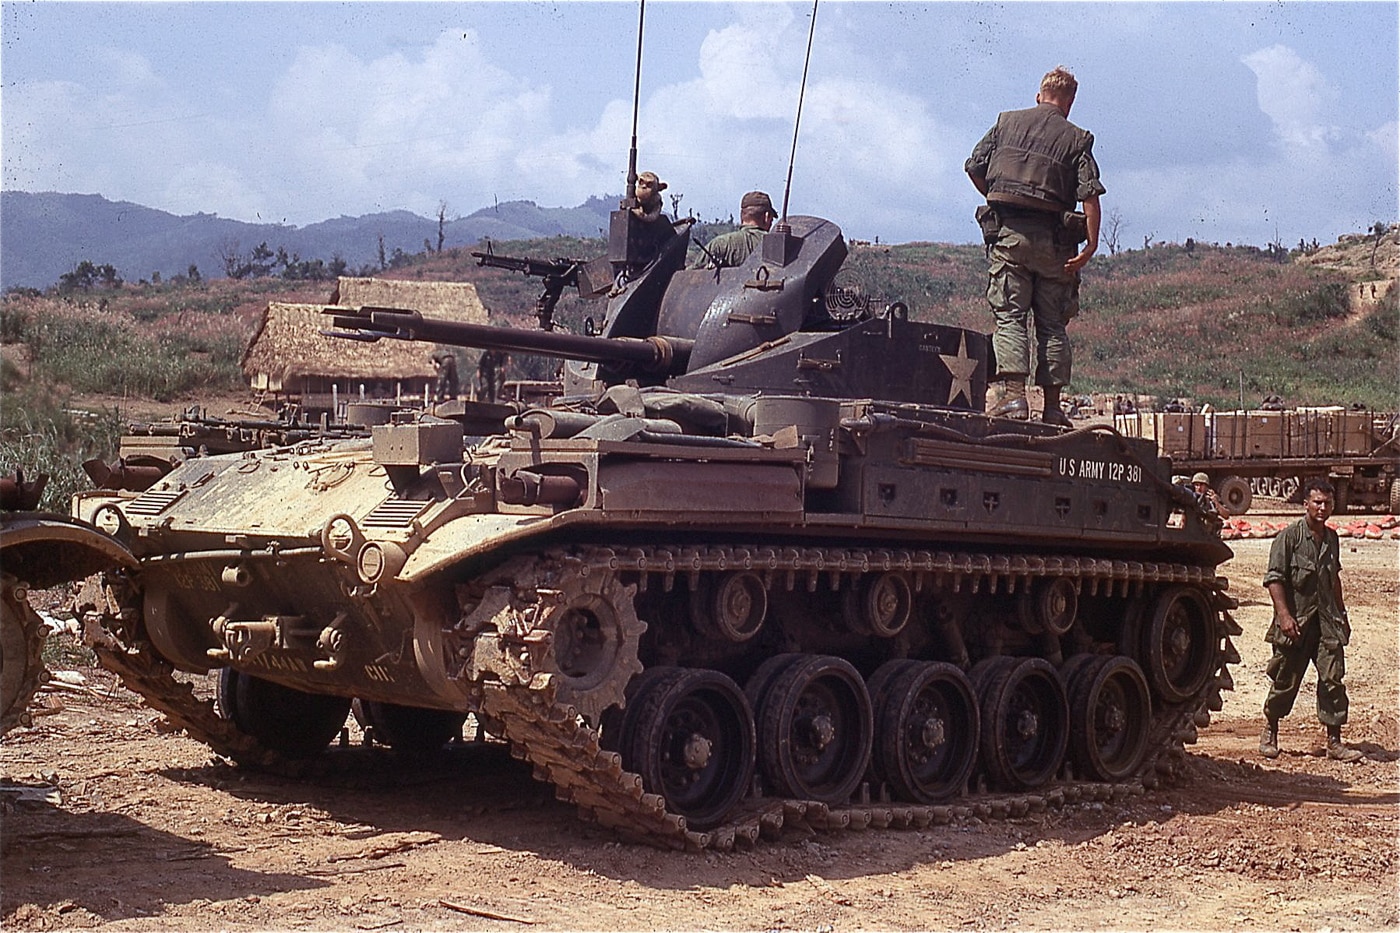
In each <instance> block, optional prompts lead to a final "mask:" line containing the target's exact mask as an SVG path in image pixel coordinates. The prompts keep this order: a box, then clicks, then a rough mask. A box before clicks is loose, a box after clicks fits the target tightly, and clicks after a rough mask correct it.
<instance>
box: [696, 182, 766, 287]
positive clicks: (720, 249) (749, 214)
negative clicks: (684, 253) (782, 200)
mask: <svg viewBox="0 0 1400 933" xmlns="http://www.w3.org/2000/svg"><path fill="white" fill-rule="evenodd" d="M777 217H778V215H777V213H776V212H775V211H774V210H773V201H772V200H771V199H770V198H769V197H768V195H766V194H764V193H763V192H762V191H750V192H749V193H748V194H746V195H744V197H743V198H742V199H741V200H740V201H739V223H740V225H741V226H740V227H739V229H738V230H733V231H730V232H729V233H721V234H720V235H719V236H717V237H715V238H714V239H713V240H711V241H710V242H709V243H706V244H705V248H704V251H703V252H702V254H701V256H700V258H699V259H698V260H697V261H696V262H695V264H694V265H692V266H691V268H692V269H724V268H728V267H731V266H742V265H743V264H744V262H745V261H746V260H747V259H748V258H749V255H750V254H751V253H753V251H754V250H755V249H757V248H758V244H759V243H761V242H763V235H764V234H765V233H767V232H768V231H769V230H771V229H772V228H773V221H774V220H776V219H777ZM707 254H708V255H707Z"/></svg>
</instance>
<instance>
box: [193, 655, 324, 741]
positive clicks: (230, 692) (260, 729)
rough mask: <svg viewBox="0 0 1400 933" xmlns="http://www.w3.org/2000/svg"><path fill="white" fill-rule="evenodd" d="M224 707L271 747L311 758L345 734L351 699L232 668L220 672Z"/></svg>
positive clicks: (225, 712)
mask: <svg viewBox="0 0 1400 933" xmlns="http://www.w3.org/2000/svg"><path fill="white" fill-rule="evenodd" d="M219 712H220V714H221V715H223V717H224V718H225V719H229V720H232V722H233V724H234V725H235V726H237V727H238V728H239V729H241V730H242V731H243V732H246V733H248V734H249V735H251V736H253V737H254V738H255V739H257V740H258V741H259V742H261V743H262V744H263V745H266V746H267V747H268V748H271V749H274V750H275V751H278V752H281V753H282V754H283V755H286V756H287V757H288V758H311V757H312V756H314V755H318V754H320V753H321V752H322V751H324V750H325V747H326V746H327V745H329V744H330V743H331V740H332V739H334V738H335V737H336V736H337V735H339V734H340V729H341V727H342V726H344V725H345V716H346V714H347V713H349V712H350V698H349V697H338V696H331V695H329V694H323V693H304V692H302V691H301V690H294V689H292V688H291V687H284V686H282V685H281V684H277V683H273V682H272V681H270V680H263V679H262V678H261V677H254V676H253V675H251V674H245V673H243V672H242V671H235V670H234V669H233V668H229V667H226V668H223V669H221V670H220V671H219Z"/></svg>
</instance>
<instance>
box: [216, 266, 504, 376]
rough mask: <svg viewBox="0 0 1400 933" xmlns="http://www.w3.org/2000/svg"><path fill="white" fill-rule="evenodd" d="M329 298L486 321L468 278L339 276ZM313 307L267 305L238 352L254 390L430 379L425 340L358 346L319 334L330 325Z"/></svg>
mask: <svg viewBox="0 0 1400 933" xmlns="http://www.w3.org/2000/svg"><path fill="white" fill-rule="evenodd" d="M336 296H337V298H338V300H337V301H336V304H339V305H343V306H347V307H359V306H362V305H375V306H378V307H387V308H412V309H414V310H417V311H420V312H422V313H423V315H424V316H426V317H435V318H442V319H445V320H449V321H461V322H467V323H472V324H485V323H488V320H487V317H488V316H487V313H486V308H485V306H484V305H482V303H481V298H480V297H478V296H477V293H476V286H475V285H473V284H472V283H470V282H402V281H394V280H389V279H368V278H348V277H347V278H342V279H341V280H340V283H339V285H338V287H337V289H336ZM321 308H322V306H321V305H303V304H286V303H283V302H277V301H274V302H272V303H271V304H269V305H268V306H267V309H266V310H265V311H263V314H262V318H261V319H260V320H259V321H258V324H257V329H256V331H255V332H254V334H253V339H252V340H251V341H249V343H248V349H247V350H245V351H244V353H243V362H242V366H243V374H244V375H245V376H247V377H248V380H249V382H250V383H251V384H252V387H253V388H254V389H255V390H259V391H267V392H274V393H282V392H288V393H293V392H307V391H329V388H328V385H327V384H329V383H347V384H348V382H350V381H354V382H361V383H363V382H374V383H393V382H414V383H419V384H421V383H422V382H423V381H424V380H431V379H432V378H433V376H434V371H433V364H432V353H433V344H431V343H417V342H413V341H405V340H387V339H386V340H380V341H377V342H375V343H362V342H359V341H355V340H343V339H340V338H337V337H326V336H323V335H322V334H321V333H320V332H321V331H322V330H323V329H326V328H328V327H329V326H330V320H329V319H328V318H327V317H326V316H325V315H323V314H321ZM313 383H314V384H315V385H313ZM323 387H324V388H323Z"/></svg>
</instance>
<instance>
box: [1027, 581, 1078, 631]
mask: <svg viewBox="0 0 1400 933" xmlns="http://www.w3.org/2000/svg"><path fill="white" fill-rule="evenodd" d="M1078 613H1079V594H1078V593H1077V592H1075V589H1074V581H1073V580H1071V579H1069V578H1068V577H1052V578H1048V579H1041V580H1037V581H1035V583H1033V584H1032V585H1031V586H1030V587H1028V588H1027V589H1025V590H1022V593H1021V624H1022V627H1023V628H1025V630H1026V631H1027V632H1030V633H1031V634H1032V635H1039V634H1041V633H1046V632H1048V633H1049V634H1051V635H1054V636H1055V637H1057V638H1058V637H1059V636H1061V635H1063V634H1065V633H1066V632H1068V631H1069V630H1070V629H1071V628H1072V627H1073V626H1074V620H1075V618H1076V616H1077V615H1078Z"/></svg>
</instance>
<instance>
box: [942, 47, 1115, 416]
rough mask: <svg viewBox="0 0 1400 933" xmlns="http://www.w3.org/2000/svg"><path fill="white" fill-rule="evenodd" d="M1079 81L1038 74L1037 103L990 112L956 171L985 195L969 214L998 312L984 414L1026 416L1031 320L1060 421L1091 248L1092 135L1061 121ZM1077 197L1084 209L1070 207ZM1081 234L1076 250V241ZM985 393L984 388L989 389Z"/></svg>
mask: <svg viewBox="0 0 1400 933" xmlns="http://www.w3.org/2000/svg"><path fill="white" fill-rule="evenodd" d="M1078 89H1079V83H1078V82H1077V81H1076V80H1075V78H1074V75H1072V74H1070V73H1069V72H1068V71H1066V70H1065V69H1064V68H1056V69H1055V70H1054V71H1051V72H1049V73H1048V74H1046V75H1045V77H1044V78H1042V79H1041V81H1040V92H1039V93H1038V94H1036V96H1035V103H1036V105H1035V106H1034V107H1032V108H1030V109H1027V110H1010V111H1007V112H1005V113H1002V114H1001V115H1000V116H998V117H997V122H996V125H995V126H993V127H992V128H991V129H990V130H988V131H987V135H985V136H983V137H982V139H981V141H980V142H978V143H977V145H976V147H975V148H974V149H973V150H972V155H971V157H970V158H968V160H967V163H966V164H965V165H964V169H965V170H966V171H967V174H968V177H969V178H971V179H972V184H973V185H975V186H976V188H977V190H978V191H980V192H982V194H984V195H986V197H987V203H986V204H985V205H983V206H982V207H979V208H978V209H977V222H978V224H979V225H980V226H981V228H982V237H983V239H984V240H985V241H986V244H987V259H988V261H989V264H990V268H989V278H990V280H989V282H988V285H987V301H988V303H990V304H991V306H992V312H993V314H994V315H995V317H996V332H995V333H994V334H993V335H992V349H993V352H994V353H995V355H996V361H997V372H996V380H997V385H996V387H995V388H996V389H997V391H996V392H995V395H994V397H989V403H990V408H989V411H988V413H989V414H991V415H994V416H997V417H1002V418H1016V419H1019V420H1025V419H1027V418H1029V417H1030V409H1029V406H1028V405H1027V404H1026V379H1027V377H1028V376H1029V375H1030V343H1029V339H1028V333H1027V329H1028V326H1029V324H1030V323H1031V321H1032V320H1033V321H1034V324H1035V339H1036V348H1037V354H1036V356H1037V363H1036V371H1035V382H1036V385H1039V386H1041V387H1042V388H1044V390H1045V409H1044V412H1043V413H1042V415H1041V420H1042V421H1045V422H1046V423H1048V424H1058V425H1061V426H1064V427H1068V426H1069V425H1070V421H1069V419H1068V418H1066V417H1065V415H1064V412H1062V411H1060V390H1061V389H1062V388H1063V387H1064V386H1065V385H1067V384H1068V383H1069V381H1070V363H1071V354H1070V342H1069V335H1068V333H1067V332H1066V329H1065V328H1066V325H1067V324H1068V323H1069V320H1070V318H1072V317H1073V316H1074V314H1075V312H1076V311H1077V309H1078V298H1079V270H1081V269H1083V268H1084V266H1085V264H1086V263H1088V261H1089V257H1091V256H1093V255H1094V253H1095V251H1097V250H1098V248H1099V218H1100V208H1099V195H1101V194H1103V193H1104V190H1105V189H1104V186H1103V184H1102V183H1101V182H1100V181H1099V167H1098V164H1097V163H1096V162H1095V161H1094V152H1093V149H1094V136H1093V134H1092V133H1090V132H1088V131H1087V130H1082V129H1080V128H1079V127H1077V126H1075V125H1074V124H1073V123H1070V122H1069V119H1068V117H1069V111H1070V107H1071V106H1073V104H1074V97H1075V93H1076V92H1077V91H1078ZM1081 201H1082V202H1083V203H1084V212H1083V213H1082V214H1079V213H1076V212H1075V210H1074V207H1075V205H1076V204H1077V203H1079V202H1081ZM1086 239H1087V242H1086V243H1085V245H1084V248H1083V249H1082V250H1080V249H1079V243H1080V242H1082V241H1085V240H1086ZM992 395H993V394H992V393H989V396H992Z"/></svg>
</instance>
